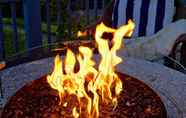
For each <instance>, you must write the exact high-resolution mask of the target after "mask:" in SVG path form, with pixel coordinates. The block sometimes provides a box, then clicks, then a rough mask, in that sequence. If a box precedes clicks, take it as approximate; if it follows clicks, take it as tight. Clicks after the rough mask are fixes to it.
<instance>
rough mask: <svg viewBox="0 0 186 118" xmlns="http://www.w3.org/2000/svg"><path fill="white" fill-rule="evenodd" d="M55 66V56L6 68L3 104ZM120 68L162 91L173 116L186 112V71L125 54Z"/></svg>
mask: <svg viewBox="0 0 186 118" xmlns="http://www.w3.org/2000/svg"><path fill="white" fill-rule="evenodd" d="M96 59H98V58H96ZM52 66H53V58H48V59H43V60H39V61H34V62H30V63H27V64H23V65H18V66H16V67H12V68H9V69H7V70H4V71H2V72H1V77H2V82H3V92H4V98H3V99H1V101H0V103H1V107H3V106H4V105H5V104H6V102H7V100H8V99H9V98H10V96H12V95H13V94H14V93H15V92H16V91H17V90H18V89H19V88H21V87H22V86H23V85H25V84H26V83H28V82H30V81H32V80H34V79H37V78H39V77H41V76H42V75H44V74H46V73H49V72H51V71H52ZM117 70H118V71H120V72H123V73H127V74H129V75H131V76H133V77H136V78H138V79H140V80H142V81H144V82H145V83H147V84H148V85H149V86H151V87H152V88H153V89H154V90H155V91H156V92H157V93H159V94H160V96H161V98H162V100H163V101H164V103H165V105H166V108H167V111H168V114H169V116H170V118H176V117H178V118H181V116H180V113H181V112H183V113H185V114H186V101H185V100H186V75H184V74H182V73H180V72H177V71H175V70H172V69H169V68H167V67H165V66H163V65H159V64H155V63H151V62H147V61H144V60H137V59H133V58H124V62H123V63H121V64H119V66H118V67H117ZM176 115H178V116H176ZM185 117H186V115H185Z"/></svg>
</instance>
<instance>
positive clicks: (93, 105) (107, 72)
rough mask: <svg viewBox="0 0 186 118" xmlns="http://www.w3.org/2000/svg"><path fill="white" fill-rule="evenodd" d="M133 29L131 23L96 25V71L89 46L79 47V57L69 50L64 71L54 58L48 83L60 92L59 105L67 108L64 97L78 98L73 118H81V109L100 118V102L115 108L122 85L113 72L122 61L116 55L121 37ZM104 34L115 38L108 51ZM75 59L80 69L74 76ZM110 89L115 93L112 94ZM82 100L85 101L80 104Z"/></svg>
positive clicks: (58, 59) (91, 116)
mask: <svg viewBox="0 0 186 118" xmlns="http://www.w3.org/2000/svg"><path fill="white" fill-rule="evenodd" d="M133 29H134V23H133V22H132V21H129V22H128V25H124V26H122V27H120V28H119V29H117V30H116V29H112V28H109V27H106V26H105V25H104V24H103V23H101V24H99V25H98V26H97V28H96V34H95V39H96V42H97V44H98V50H99V53H100V54H101V61H100V64H99V68H98V70H96V68H95V67H94V65H95V62H94V61H93V60H92V56H93V53H92V50H91V49H89V48H88V47H83V46H81V47H79V52H80V54H79V55H77V56H75V55H74V53H73V52H72V51H71V50H69V49H68V50H67V54H66V58H65V62H64V70H63V66H62V64H63V62H62V60H61V58H60V56H59V55H57V56H56V57H55V60H54V71H53V73H52V74H51V75H48V76H47V81H48V83H49V84H50V86H51V87H52V88H53V89H55V90H57V91H58V92H59V97H60V105H61V104H62V103H63V104H62V105H63V106H66V107H68V103H66V102H64V101H65V99H66V98H65V97H66V95H74V96H76V97H77V100H78V102H79V104H78V107H77V105H76V106H75V105H74V107H73V109H72V114H73V116H74V117H75V118H78V117H79V116H81V110H82V109H83V110H84V106H85V107H86V109H85V110H86V113H87V117H89V118H97V117H99V102H102V103H104V104H110V103H112V104H113V109H114V108H115V107H116V106H117V96H118V95H119V94H120V92H121V91H122V82H121V80H120V78H118V76H117V74H116V73H115V68H114V67H115V66H116V65H117V64H119V63H120V62H121V61H122V59H121V58H120V57H118V56H117V55H116V51H117V50H118V49H119V48H120V46H121V43H122V39H123V36H131V34H132V31H133ZM104 32H110V33H113V35H114V37H113V46H112V48H111V49H109V45H108V41H107V40H105V39H103V38H102V35H103V33H104ZM83 35H86V34H85V33H84V34H83ZM76 59H77V60H78V63H79V65H80V69H79V71H78V72H76V73H75V72H74V67H75V64H76ZM111 88H113V89H114V91H111ZM67 99H68V98H67ZM83 100H86V101H87V102H83ZM82 103H83V104H84V105H82Z"/></svg>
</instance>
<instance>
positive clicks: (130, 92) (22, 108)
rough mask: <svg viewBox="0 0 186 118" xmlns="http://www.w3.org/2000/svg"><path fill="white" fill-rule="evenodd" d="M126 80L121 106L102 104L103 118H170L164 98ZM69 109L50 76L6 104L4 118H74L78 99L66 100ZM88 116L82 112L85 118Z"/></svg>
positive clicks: (24, 89)
mask: <svg viewBox="0 0 186 118" xmlns="http://www.w3.org/2000/svg"><path fill="white" fill-rule="evenodd" d="M118 75H119V77H120V78H122V83H123V91H122V92H121V94H120V96H119V98H118V106H117V107H116V108H113V106H112V104H111V105H104V104H101V106H100V118H101V117H102V118H105V117H118V118H119V117H120V118H127V117H136V118H166V117H167V116H166V109H165V107H164V105H163V103H162V101H161V99H160V97H159V96H158V95H157V94H156V93H155V92H154V91H153V90H152V89H151V88H150V87H148V86H147V85H145V84H144V83H143V82H141V81H139V80H137V79H135V78H133V77H130V76H127V75H125V74H122V73H118ZM66 98H67V99H66V101H69V103H70V104H69V105H68V107H65V106H62V105H61V106H60V105H59V101H60V99H59V97H58V92H57V91H56V90H54V89H52V88H51V87H50V86H49V84H48V83H47V81H46V76H44V77H42V78H40V79H37V80H34V81H33V82H31V83H30V84H27V85H25V86H24V87H23V88H21V89H20V90H19V91H18V92H17V93H16V94H15V95H14V96H12V98H11V99H10V100H9V102H8V103H7V104H6V106H5V108H4V111H3V113H2V118H13V117H17V118H26V117H28V118H49V117H51V118H64V117H73V116H72V114H71V112H72V110H71V107H72V106H71V105H73V104H77V99H76V97H74V96H66ZM83 115H85V116H86V113H85V112H83V110H82V117H83Z"/></svg>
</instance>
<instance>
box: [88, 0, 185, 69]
mask: <svg viewBox="0 0 186 118" xmlns="http://www.w3.org/2000/svg"><path fill="white" fill-rule="evenodd" d="M182 10H183V9H182ZM175 11H176V7H175V1H174V0H112V2H111V4H110V5H109V6H108V7H107V8H106V9H105V12H104V14H103V16H102V18H101V19H100V20H98V21H97V22H96V23H95V24H92V25H89V26H87V28H85V30H86V31H87V32H89V34H92V35H94V33H95V27H96V25H97V24H98V23H100V22H104V24H106V25H107V26H110V27H114V28H117V27H119V26H121V25H123V24H126V23H127V21H128V20H129V19H132V20H133V21H134V22H135V24H136V27H135V30H134V33H133V36H132V38H131V39H130V40H125V44H126V46H125V49H124V51H123V52H121V53H125V54H126V55H129V56H133V57H137V58H143V59H147V60H151V61H156V60H159V59H161V58H162V57H165V59H164V64H165V65H167V66H169V67H172V68H175V62H176V63H178V64H179V65H181V64H182V65H184V66H185V67H186V55H185V52H186V50H185V49H186V48H185V47H186V35H185V34H184V33H186V20H178V21H176V22H174V21H175V18H174V17H175V14H176V12H175ZM177 17H178V16H177ZM108 36H109V35H108ZM107 38H109V37H107ZM180 44H182V46H181V49H182V50H181V51H180V52H181V57H180V58H181V59H180V60H181V64H180V63H179V62H177V61H175V59H176V58H177V57H178V55H177V52H176V51H177V48H178V47H179V45H180ZM184 60H185V61H184ZM173 62H174V63H173ZM182 67H183V66H182ZM182 70H184V68H182Z"/></svg>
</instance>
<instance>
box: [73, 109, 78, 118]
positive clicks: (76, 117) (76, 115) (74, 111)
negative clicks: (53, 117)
mask: <svg viewBox="0 0 186 118" xmlns="http://www.w3.org/2000/svg"><path fill="white" fill-rule="evenodd" d="M72 114H73V116H74V118H79V113H78V112H77V111H76V107H74V108H73V110H72Z"/></svg>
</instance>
